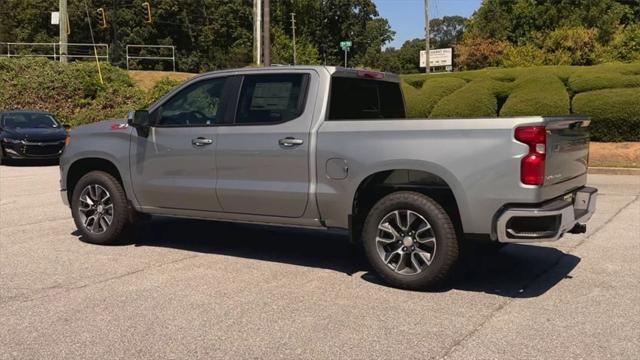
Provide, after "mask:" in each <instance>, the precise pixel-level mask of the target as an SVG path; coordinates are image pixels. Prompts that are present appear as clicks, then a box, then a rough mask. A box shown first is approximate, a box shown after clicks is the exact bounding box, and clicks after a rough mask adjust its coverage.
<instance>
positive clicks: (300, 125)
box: [216, 71, 317, 217]
mask: <svg viewBox="0 0 640 360" xmlns="http://www.w3.org/2000/svg"><path fill="white" fill-rule="evenodd" d="M314 74H315V73H312V72H303V71H298V72H295V71H291V72H276V73H272V74H256V75H245V76H244V78H243V82H242V86H241V89H240V92H239V98H238V101H237V106H236V111H235V116H234V123H233V125H231V126H223V127H220V128H219V129H218V131H219V133H218V140H217V142H216V164H217V175H218V182H217V185H216V192H217V194H218V200H219V201H220V205H221V206H222V209H223V211H225V212H232V213H242V214H254V215H266V216H281V217H301V216H302V215H303V214H304V212H305V209H306V206H307V201H308V194H309V146H310V144H309V132H310V129H311V124H312V117H313V110H314V109H313V107H314V104H315V99H314V98H313V97H312V96H307V94H308V93H309V84H310V83H314V84H315V83H316V82H310V80H311V78H312V76H314ZM315 76H317V75H315ZM314 93H315V92H314Z"/></svg>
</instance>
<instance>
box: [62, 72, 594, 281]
mask: <svg viewBox="0 0 640 360" xmlns="http://www.w3.org/2000/svg"><path fill="white" fill-rule="evenodd" d="M588 125H589V119H588V118H586V117H584V116H570V117H541V116H534V117H513V118H487V119H482V118H478V119H406V118H405V108H404V100H403V95H402V92H401V88H400V79H399V78H398V76H396V75H393V74H388V73H378V72H371V71H363V70H353V69H344V68H336V67H322V66H308V67H307V66H299V67H274V68H262V69H239V70H228V71H218V72H211V73H207V74H203V75H200V76H197V77H195V78H193V79H191V80H189V81H187V82H185V83H184V84H182V85H180V86H178V87H177V88H176V89H174V90H172V91H171V92H170V93H168V94H167V95H165V96H164V97H162V98H161V99H160V100H158V101H157V102H156V103H155V104H153V105H151V106H150V107H149V108H148V109H145V110H137V111H132V112H131V113H130V114H129V117H128V119H123V120H108V121H102V122H98V123H93V124H90V125H85V126H80V127H78V128H76V129H73V130H72V131H71V133H70V139H69V145H68V146H67V147H66V148H65V150H64V153H63V155H62V158H61V160H60V169H61V180H60V186H61V189H62V198H63V201H64V202H65V203H66V204H67V205H69V206H70V207H71V212H72V215H73V218H74V220H75V223H76V226H77V227H78V229H79V231H80V233H81V234H82V237H81V238H82V239H83V240H85V241H88V242H91V243H97V244H110V243H113V242H116V241H119V240H121V239H122V238H123V236H124V234H125V233H126V230H128V229H130V228H131V227H132V225H134V223H135V219H137V217H136V216H135V215H136V214H140V213H143V214H152V215H164V216H176V217H188V218H200V219H211V220H220V221H238V222H252V223H262V224H273V225H280V226H290V227H310V228H321V229H330V228H339V229H345V230H348V231H349V233H350V235H351V238H352V239H353V241H354V242H356V243H358V244H361V245H362V246H363V248H364V252H365V254H366V256H367V258H368V260H369V262H370V264H371V266H372V267H373V269H374V270H375V271H376V272H377V273H378V274H379V275H380V277H381V278H383V279H384V280H385V281H386V282H387V283H389V284H391V285H393V286H397V287H402V288H409V289H426V288H432V287H433V286H436V285H437V284H439V283H441V282H442V281H443V280H444V279H446V277H447V275H448V274H449V273H450V272H451V269H452V267H453V266H454V264H455V262H456V260H457V258H458V253H459V247H460V246H461V245H463V244H464V243H465V242H467V241H471V240H472V239H473V240H474V241H475V240H478V239H479V240H484V241H489V242H494V243H496V244H500V243H514V242H534V241H552V240H557V239H559V238H560V237H562V236H563V234H565V233H567V232H574V233H577V232H583V231H584V229H585V225H584V224H585V223H586V221H587V220H589V218H590V217H591V216H592V214H593V213H594V211H595V203H596V194H597V190H596V189H594V188H590V187H586V186H585V185H586V180H587V159H588V152H589V134H588Z"/></svg>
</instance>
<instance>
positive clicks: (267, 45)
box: [262, 0, 271, 66]
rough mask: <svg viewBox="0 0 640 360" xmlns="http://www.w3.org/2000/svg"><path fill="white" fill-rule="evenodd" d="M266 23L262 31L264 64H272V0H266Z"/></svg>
mask: <svg viewBox="0 0 640 360" xmlns="http://www.w3.org/2000/svg"><path fill="white" fill-rule="evenodd" d="M263 16H264V19H263V20H264V23H263V27H262V32H263V34H262V35H263V36H264V42H263V45H264V66H271V7H270V0H264V15H263Z"/></svg>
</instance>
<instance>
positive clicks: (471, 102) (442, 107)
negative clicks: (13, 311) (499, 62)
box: [430, 79, 510, 118]
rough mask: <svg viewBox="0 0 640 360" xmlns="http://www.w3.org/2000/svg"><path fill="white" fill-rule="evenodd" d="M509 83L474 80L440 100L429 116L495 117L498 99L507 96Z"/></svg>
mask: <svg viewBox="0 0 640 360" xmlns="http://www.w3.org/2000/svg"><path fill="white" fill-rule="evenodd" d="M509 88H510V85H509V84H507V83H504V82H501V81H496V80H491V79H481V80H475V81H472V82H470V83H468V84H467V85H466V86H464V87H462V88H460V89H459V90H456V91H455V92H454V93H452V94H451V95H449V96H445V97H444V98H443V99H442V100H440V101H439V102H438V103H437V104H436V105H435V107H434V108H433V111H431V115H430V117H432V118H460V117H497V116H498V106H499V104H500V99H501V98H504V97H506V96H507V94H508V91H509Z"/></svg>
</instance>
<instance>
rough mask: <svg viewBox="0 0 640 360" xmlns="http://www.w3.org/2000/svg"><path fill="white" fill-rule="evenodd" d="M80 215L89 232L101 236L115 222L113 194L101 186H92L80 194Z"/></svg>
mask: <svg viewBox="0 0 640 360" xmlns="http://www.w3.org/2000/svg"><path fill="white" fill-rule="evenodd" d="M79 210H80V211H79V215H80V220H81V221H82V224H83V226H84V227H85V229H87V231H89V232H91V233H94V234H101V233H103V232H105V231H107V229H108V228H109V226H111V223H112V222H113V202H112V199H111V194H109V192H108V191H107V190H106V189H105V188H103V187H102V186H100V185H97V184H91V185H88V186H87V187H85V188H84V189H83V190H82V192H81V193H80V204H79Z"/></svg>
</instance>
